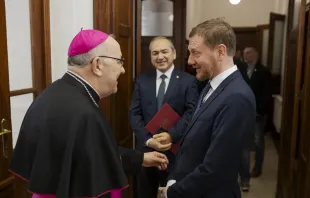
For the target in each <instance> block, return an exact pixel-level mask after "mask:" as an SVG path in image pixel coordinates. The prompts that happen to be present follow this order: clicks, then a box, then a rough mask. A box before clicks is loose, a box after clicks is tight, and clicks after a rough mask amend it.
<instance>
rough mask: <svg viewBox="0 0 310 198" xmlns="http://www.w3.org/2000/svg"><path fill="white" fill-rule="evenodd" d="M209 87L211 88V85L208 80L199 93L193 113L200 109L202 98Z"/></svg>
mask: <svg viewBox="0 0 310 198" xmlns="http://www.w3.org/2000/svg"><path fill="white" fill-rule="evenodd" d="M210 88H211V85H210V82H208V84H207V85H206V86H205V87H204V88H203V90H202V92H201V93H200V96H199V100H198V103H197V106H196V110H195V113H194V115H196V113H197V112H198V110H199V109H200V107H201V105H202V103H203V99H204V97H205V96H206V95H207V93H208V92H209V90H210ZM194 115H193V117H194Z"/></svg>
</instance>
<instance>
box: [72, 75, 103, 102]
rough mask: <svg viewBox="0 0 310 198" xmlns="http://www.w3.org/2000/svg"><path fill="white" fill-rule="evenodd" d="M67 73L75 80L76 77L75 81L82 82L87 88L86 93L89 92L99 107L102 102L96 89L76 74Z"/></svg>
mask: <svg viewBox="0 0 310 198" xmlns="http://www.w3.org/2000/svg"><path fill="white" fill-rule="evenodd" d="M67 73H68V74H69V75H70V76H71V77H73V78H74V77H76V78H77V79H75V78H74V79H75V80H77V81H81V83H82V84H83V85H85V86H86V88H87V90H86V91H89V94H90V95H91V97H92V98H93V99H94V102H95V103H96V105H98V104H99V101H100V96H99V94H98V92H97V91H96V90H95V89H94V87H93V86H91V84H89V83H88V82H87V81H86V80H85V79H84V78H82V77H81V76H80V75H78V74H76V73H75V72H73V71H69V70H68V71H67ZM72 75H73V76H72Z"/></svg>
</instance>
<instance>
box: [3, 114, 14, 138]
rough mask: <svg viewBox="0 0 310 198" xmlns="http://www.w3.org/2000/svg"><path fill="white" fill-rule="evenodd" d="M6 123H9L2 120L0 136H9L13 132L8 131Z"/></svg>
mask: <svg viewBox="0 0 310 198" xmlns="http://www.w3.org/2000/svg"><path fill="white" fill-rule="evenodd" d="M6 122H7V121H6V119H4V118H3V119H2V120H1V132H0V136H2V135H5V134H8V133H12V131H10V130H8V129H6V128H5V126H4V123H6Z"/></svg>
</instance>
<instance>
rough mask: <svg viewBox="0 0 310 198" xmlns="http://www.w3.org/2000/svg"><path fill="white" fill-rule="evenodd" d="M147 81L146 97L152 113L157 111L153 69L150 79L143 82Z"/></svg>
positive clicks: (154, 72)
mask: <svg viewBox="0 0 310 198" xmlns="http://www.w3.org/2000/svg"><path fill="white" fill-rule="evenodd" d="M145 83H147V86H146V87H147V89H148V91H147V92H148V93H149V94H148V97H149V101H151V104H150V108H151V109H152V112H153V113H156V112H157V98H156V70H153V71H152V72H151V74H150V79H149V80H148V81H147V82H145Z"/></svg>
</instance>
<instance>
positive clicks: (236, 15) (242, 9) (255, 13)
mask: <svg viewBox="0 0 310 198" xmlns="http://www.w3.org/2000/svg"><path fill="white" fill-rule="evenodd" d="M283 1H286V0H241V2H240V3H239V4H238V5H232V4H230V2H229V0H208V1H207V0H187V24H186V25H187V28H186V29H187V36H188V34H189V32H190V30H191V29H192V28H193V27H194V26H196V25H197V24H198V23H201V22H203V21H206V20H208V19H211V18H218V17H224V18H225V19H226V20H227V21H228V22H229V23H230V24H231V25H232V26H233V27H250V26H252V27H253V26H256V25H261V24H268V23H269V13H270V12H277V13H279V10H283V8H282V7H283V3H282V2H283Z"/></svg>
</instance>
